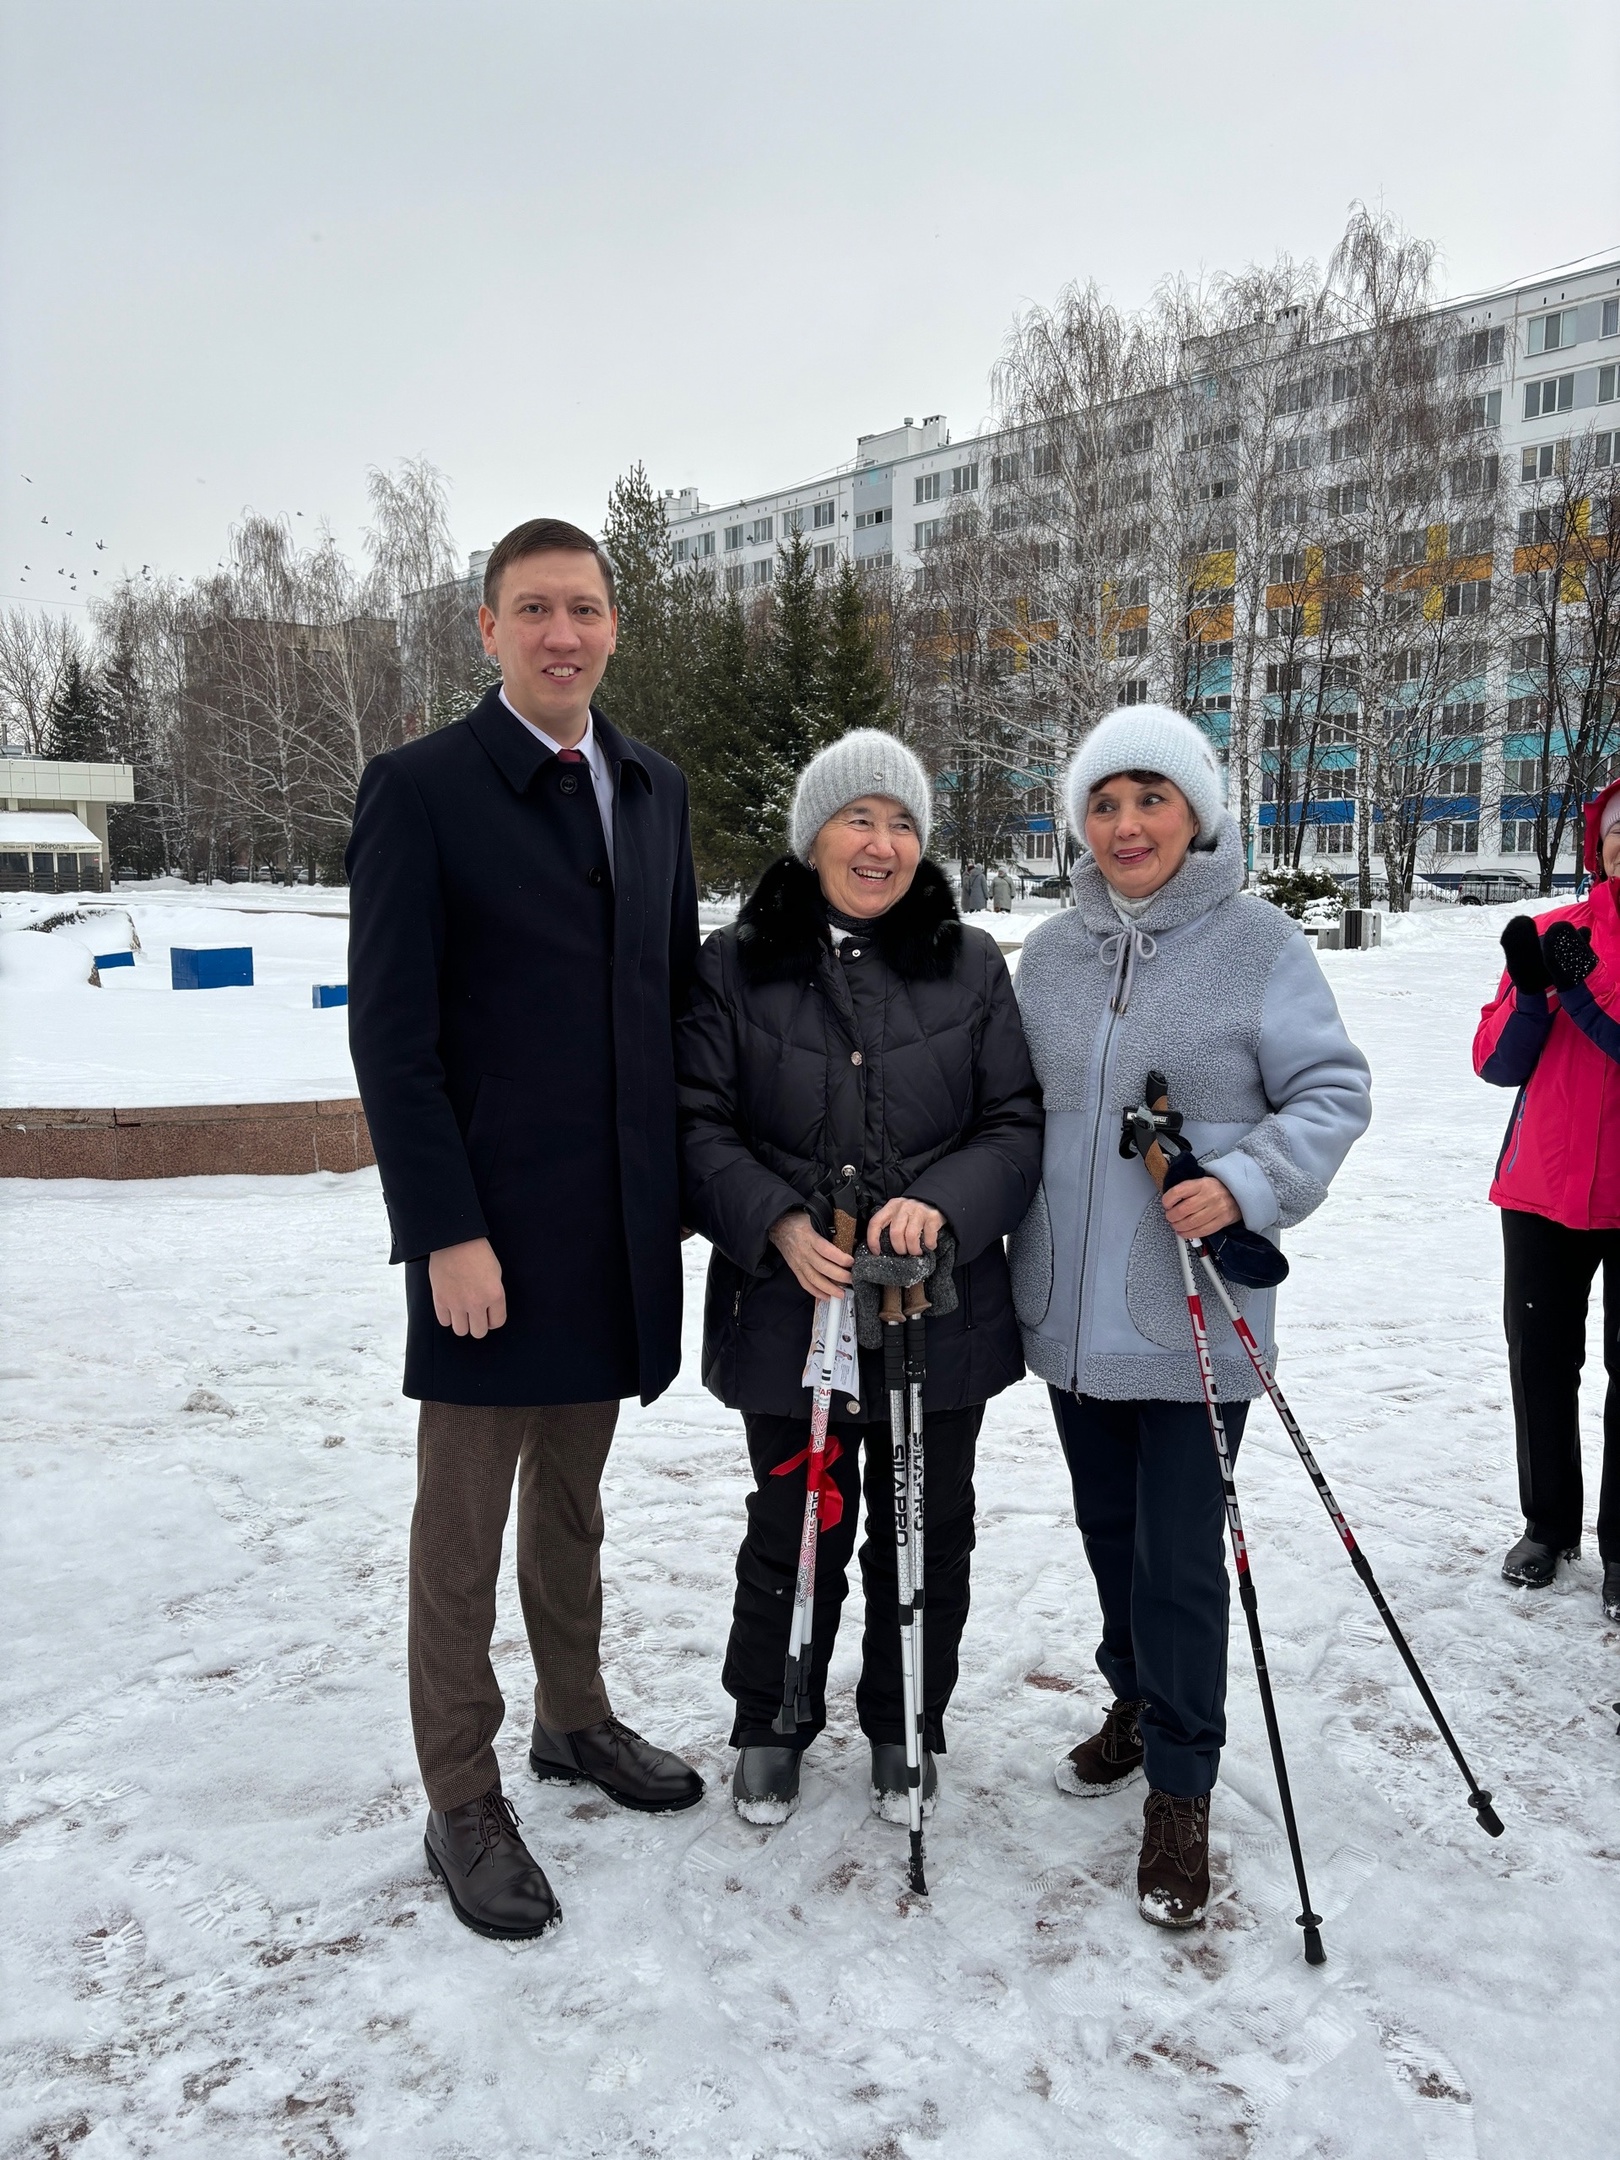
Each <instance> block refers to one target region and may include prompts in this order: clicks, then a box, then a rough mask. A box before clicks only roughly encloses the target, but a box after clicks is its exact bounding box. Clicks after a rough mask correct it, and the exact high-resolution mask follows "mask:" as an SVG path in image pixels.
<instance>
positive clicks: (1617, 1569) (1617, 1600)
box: [1603, 1560, 1620, 1620]
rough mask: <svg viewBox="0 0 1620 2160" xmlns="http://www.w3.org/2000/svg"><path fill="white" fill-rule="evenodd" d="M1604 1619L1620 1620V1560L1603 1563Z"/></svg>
mask: <svg viewBox="0 0 1620 2160" xmlns="http://www.w3.org/2000/svg"><path fill="white" fill-rule="evenodd" d="M1603 1617H1604V1619H1605V1620H1620V1560H1605V1561H1604V1563H1603Z"/></svg>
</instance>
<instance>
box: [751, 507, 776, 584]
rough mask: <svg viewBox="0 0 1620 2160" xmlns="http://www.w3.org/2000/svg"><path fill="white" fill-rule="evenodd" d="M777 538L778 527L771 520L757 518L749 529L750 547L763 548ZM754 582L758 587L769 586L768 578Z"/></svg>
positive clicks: (757, 579)
mask: <svg viewBox="0 0 1620 2160" xmlns="http://www.w3.org/2000/svg"><path fill="white" fill-rule="evenodd" d="M775 537H776V526H775V522H774V521H773V520H772V519H771V518H768V517H757V518H755V520H754V522H753V524H752V525H750V526H749V528H748V544H749V546H750V547H763V546H764V544H765V542H766V541H767V540H774V539H775ZM754 582H755V583H756V584H757V585H764V584H768V583H769V580H768V579H766V578H756V579H755V580H754Z"/></svg>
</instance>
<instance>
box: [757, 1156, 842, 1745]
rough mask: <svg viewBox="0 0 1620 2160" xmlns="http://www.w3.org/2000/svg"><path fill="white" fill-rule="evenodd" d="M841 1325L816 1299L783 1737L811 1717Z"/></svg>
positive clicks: (838, 1307) (779, 1726)
mask: <svg viewBox="0 0 1620 2160" xmlns="http://www.w3.org/2000/svg"><path fill="white" fill-rule="evenodd" d="M846 1196H847V1197H850V1198H851V1200H852V1199H853V1195H850V1194H849V1193H848V1188H847V1187H846V1188H844V1189H843V1190H841V1191H839V1192H838V1193H835V1194H834V1196H833V1243H834V1244H835V1245H836V1246H837V1247H838V1250H839V1251H840V1252H843V1253H853V1252H854V1250H855V1217H854V1214H853V1213H852V1212H848V1211H846V1210H845V1209H844V1208H842V1207H840V1206H839V1204H838V1203H839V1201H840V1200H842V1199H844V1198H845V1197H846ZM843 1326H844V1298H843V1297H833V1298H821V1299H820V1300H818V1302H817V1305H816V1313H815V1320H814V1322H813V1332H812V1335H811V1338H810V1339H811V1343H812V1345H814V1344H815V1343H817V1342H819V1343H820V1345H821V1369H820V1371H819V1372H818V1374H817V1376H816V1393H815V1400H814V1403H813V1405H812V1407H811V1412H810V1452H809V1459H808V1461H807V1462H806V1464H805V1472H804V1523H803V1527H802V1528H801V1529H800V1532H799V1568H798V1574H797V1576H796V1578H795V1580H794V1585H793V1617H792V1619H791V1621H790V1622H789V1624H788V1647H787V1665H786V1668H785V1670H784V1672H783V1675H782V1707H781V1709H780V1710H778V1712H777V1713H776V1718H775V1721H774V1729H775V1730H776V1731H777V1732H779V1733H781V1734H782V1735H783V1736H784V1737H786V1736H787V1735H788V1734H791V1733H796V1732H797V1731H798V1729H799V1727H800V1726H801V1725H807V1724H809V1722H810V1669H811V1666H812V1664H813V1663H814V1649H813V1642H814V1633H815V1586H816V1538H817V1534H818V1532H819V1530H820V1525H821V1474H822V1468H823V1465H824V1464H825V1461H826V1454H827V1419H828V1417H829V1415H830V1414H831V1410H832V1390H833V1367H834V1365H835V1364H836V1362H837V1358H838V1338H839V1335H840V1334H841V1333H842V1331H843Z"/></svg>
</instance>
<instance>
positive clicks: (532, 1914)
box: [422, 1785, 562, 1942]
mask: <svg viewBox="0 0 1620 2160" xmlns="http://www.w3.org/2000/svg"><path fill="white" fill-rule="evenodd" d="M422 1844H423V1846H424V1848H425V1850H426V1852H427V1859H428V1866H429V1867H430V1868H431V1869H432V1870H433V1872H434V1874H435V1875H437V1876H438V1878H439V1880H440V1882H442V1883H443V1884H444V1887H445V1888H446V1890H448V1891H449V1893H450V1904H451V1908H452V1910H453V1911H454V1913H455V1916H456V1918H457V1919H458V1920H459V1921H460V1922H461V1923H462V1925H463V1926H464V1927H470V1928H471V1929H472V1930H473V1931H474V1933H476V1934H479V1935H489V1936H492V1937H493V1938H494V1939H495V1940H496V1941H497V1942H521V1941H523V1940H525V1939H526V1938H527V1937H529V1936H531V1935H544V1934H545V1933H546V1931H547V1930H548V1929H549V1928H554V1927H555V1926H556V1925H557V1923H558V1921H559V1920H560V1919H561V1918H562V1907H561V1906H560V1905H559V1904H558V1903H557V1900H556V1898H555V1897H554V1896H553V1895H552V1890H551V1885H550V1883H548V1882H547V1881H546V1878H545V1876H544V1874H543V1873H542V1872H541V1869H540V1864H539V1862H538V1861H537V1860H536V1859H535V1857H534V1855H533V1854H532V1853H531V1852H530V1851H529V1848H528V1847H527V1846H526V1845H525V1844H524V1842H523V1840H522V1839H521V1838H520V1837H519V1836H518V1816H517V1810H516V1809H515V1808H514V1807H513V1805H512V1803H511V1801H510V1800H508V1799H507V1797H506V1795H505V1793H503V1792H502V1791H501V1788H500V1787H499V1786H498V1785H492V1786H491V1787H490V1788H489V1791H488V1792H487V1793H485V1795H484V1797H483V1798H482V1800H469V1801H468V1802H467V1803H466V1805H465V1806H464V1807H454V1808H444V1809H439V1808H432V1809H430V1810H429V1812H428V1819H427V1834H426V1836H425V1837H424V1838H423V1840H422Z"/></svg>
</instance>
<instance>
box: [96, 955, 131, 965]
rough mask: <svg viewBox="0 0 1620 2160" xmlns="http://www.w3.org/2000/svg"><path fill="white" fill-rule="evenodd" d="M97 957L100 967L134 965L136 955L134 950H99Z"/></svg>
mask: <svg viewBox="0 0 1620 2160" xmlns="http://www.w3.org/2000/svg"><path fill="white" fill-rule="evenodd" d="M95 957H96V966H97V967H98V968H110V967H133V966H134V965H135V955H134V954H133V953H132V952H98V953H97V954H96V956H95Z"/></svg>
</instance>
